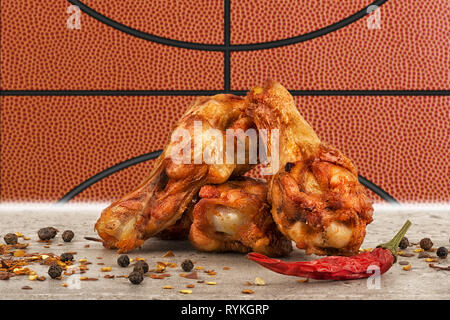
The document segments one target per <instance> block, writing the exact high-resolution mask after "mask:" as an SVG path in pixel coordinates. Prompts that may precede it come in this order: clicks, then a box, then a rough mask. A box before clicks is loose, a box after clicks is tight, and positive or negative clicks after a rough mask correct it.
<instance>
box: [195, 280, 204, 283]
mask: <svg viewBox="0 0 450 320" xmlns="http://www.w3.org/2000/svg"><path fill="white" fill-rule="evenodd" d="M204 282H205V280H198V281H197V283H204Z"/></svg>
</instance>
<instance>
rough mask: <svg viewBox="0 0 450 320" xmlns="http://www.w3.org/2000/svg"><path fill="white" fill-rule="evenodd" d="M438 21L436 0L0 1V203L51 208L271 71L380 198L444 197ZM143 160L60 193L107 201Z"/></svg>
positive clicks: (137, 176) (145, 167)
mask: <svg viewBox="0 0 450 320" xmlns="http://www.w3.org/2000/svg"><path fill="white" fill-rule="evenodd" d="M72 5H77V6H78V8H80V9H81V10H80V11H79V12H78V11H77V10H78V9H77V7H73V6H72ZM371 5H372V7H370V6H371ZM449 15H450V14H449V2H448V0H433V1H419V0H409V1H404V0H388V1H373V0H345V1H337V0H311V1H299V0H297V1H288V0H278V1H273V0H272V1H269V0H264V1H256V0H251V1H237V0H231V1H229V0H227V1H216V0H214V1H211V0H209V1H207V0H204V1H187V0H183V1H180V0H178V1H175V0H158V1H144V0H127V1H112V2H111V1H96V0H83V1H82V2H79V1H74V0H71V1H70V2H68V1H65V0H54V1H37V0H28V1H15V0H4V1H2V3H1V90H2V97H1V167H0V174H1V186H0V191H1V197H0V201H2V202H11V201H33V202H36V201H57V200H59V199H61V198H62V197H63V196H64V195H66V194H67V193H68V192H69V191H70V190H72V189H74V188H76V187H77V186H80V184H83V182H85V181H86V180H88V179H89V178H90V177H92V176H94V175H96V174H98V173H99V172H101V171H103V170H106V169H108V168H111V167H114V166H115V165H117V164H118V163H121V162H123V161H126V160H129V159H132V158H135V157H139V156H141V155H143V154H147V153H149V152H151V151H155V150H158V149H161V148H162V147H163V146H164V143H165V141H166V138H167V135H168V134H169V132H170V129H171V126H172V125H173V124H174V123H175V121H176V120H177V119H178V118H179V117H180V116H181V114H182V113H183V111H184V110H185V109H186V108H187V106H188V105H189V103H190V102H191V101H192V100H193V99H194V98H195V97H194V96H196V95H212V94H215V93H219V92H231V93H235V94H245V91H246V90H248V89H249V88H251V87H253V86H255V85H258V84H261V83H262V82H263V81H264V80H265V79H267V78H272V79H275V80H278V81H279V82H281V83H282V84H283V85H284V86H286V87H287V88H288V89H289V90H291V92H292V93H293V95H295V100H296V103H297V106H298V107H299V109H300V112H301V113H302V114H303V115H304V117H305V118H306V119H307V120H308V121H309V122H310V123H311V125H312V126H313V127H314V129H315V130H316V131H317V133H318V134H319V136H320V137H321V139H322V140H323V141H326V142H328V143H330V144H332V145H334V146H336V147H338V148H339V149H340V150H341V151H343V152H344V153H345V154H346V155H347V156H349V157H350V158H352V159H353V160H354V162H355V163H356V164H357V166H358V168H359V172H360V174H361V175H362V176H363V177H365V178H366V179H368V180H369V181H370V182H372V183H373V184H375V185H377V186H378V187H379V188H381V189H382V190H384V191H385V192H386V193H387V194H389V195H391V196H392V197H394V198H395V199H397V200H399V201H402V202H406V201H410V202H448V201H449V200H450V186H449V179H448V177H449V165H448V159H449V158H450V151H449V150H450V148H449V133H450V120H449V119H450V114H449V113H450V98H449V89H450V77H449V74H450V53H449V45H450V39H449V34H450V24H449V23H448V21H449ZM151 167H152V161H146V162H141V163H139V164H136V165H133V166H129V167H128V168H125V169H123V170H119V171H117V172H115V173H114V174H112V175H109V176H108V177H105V178H104V179H101V180H99V181H98V182H97V183H95V184H93V185H91V186H89V187H88V188H84V189H83V190H82V191H81V192H80V193H79V194H77V196H76V197H75V198H74V199H73V200H72V201H105V200H106V201H108V200H112V199H115V198H118V197H119V196H121V195H123V194H124V193H126V192H128V191H130V190H131V189H132V188H133V187H134V186H136V185H137V184H138V183H139V182H140V181H141V180H142V179H143V177H144V176H145V175H147V174H148V173H149V171H150V170H151ZM371 195H372V196H373V198H374V199H375V200H377V201H381V198H379V197H378V196H376V195H375V193H372V194H371Z"/></svg>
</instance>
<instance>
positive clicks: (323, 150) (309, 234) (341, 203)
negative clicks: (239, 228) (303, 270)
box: [246, 81, 373, 255]
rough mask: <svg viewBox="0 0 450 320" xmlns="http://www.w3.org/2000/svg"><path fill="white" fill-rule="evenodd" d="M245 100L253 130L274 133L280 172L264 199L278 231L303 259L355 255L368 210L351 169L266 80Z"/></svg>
mask: <svg viewBox="0 0 450 320" xmlns="http://www.w3.org/2000/svg"><path fill="white" fill-rule="evenodd" d="M247 99H248V101H249V103H248V108H247V111H246V112H247V114H248V115H249V116H250V117H251V118H252V119H253V121H254V122H255V124H256V126H257V128H258V130H261V129H267V130H268V131H270V130H271V129H279V168H280V169H279V171H278V172H276V173H275V174H274V175H273V176H271V177H270V178H269V196H268V200H269V201H270V202H271V204H272V216H273V218H274V220H275V223H276V224H277V226H278V228H279V229H280V231H281V232H282V233H283V234H284V235H286V236H287V237H288V238H289V239H292V240H294V241H295V242H296V245H297V247H298V248H300V249H305V250H306V253H307V254H312V253H314V254H318V255H330V254H333V255H353V254H356V253H357V252H358V249H359V247H360V246H361V243H362V241H363V239H364V236H365V228H366V225H367V224H369V223H370V222H371V221H372V212H373V209H372V203H371V201H370V199H369V198H368V196H367V195H366V193H365V190H364V188H363V186H362V185H360V183H359V182H358V174H357V170H356V167H355V165H354V164H353V163H352V161H351V160H350V159H348V158H347V157H346V156H344V155H343V154H342V153H341V152H340V151H338V150H336V149H334V148H333V147H330V146H328V145H326V144H324V143H322V142H321V141H320V139H319V138H318V137H317V135H316V133H315V132H314V130H313V129H312V128H311V126H310V125H309V124H308V123H307V122H306V121H305V119H303V117H302V116H301V115H300V113H299V112H298V110H297V108H296V107H295V104H294V100H293V98H292V96H291V95H290V93H289V92H288V91H287V90H286V89H285V88H284V87H283V86H281V85H280V84H279V83H277V82H274V81H268V82H267V83H266V84H265V86H264V88H259V87H258V88H254V89H253V90H252V91H250V92H249V94H248V95H247ZM267 148H268V149H269V153H270V154H271V155H274V151H276V150H270V146H269V145H268V146H267Z"/></svg>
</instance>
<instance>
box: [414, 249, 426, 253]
mask: <svg viewBox="0 0 450 320" xmlns="http://www.w3.org/2000/svg"><path fill="white" fill-rule="evenodd" d="M413 251H414V252H416V253H417V252H424V251H425V250H424V249H414V250H413Z"/></svg>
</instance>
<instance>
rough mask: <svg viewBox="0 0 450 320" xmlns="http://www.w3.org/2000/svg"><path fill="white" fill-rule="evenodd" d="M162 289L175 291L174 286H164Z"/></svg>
mask: <svg viewBox="0 0 450 320" xmlns="http://www.w3.org/2000/svg"><path fill="white" fill-rule="evenodd" d="M162 288H163V289H173V287H172V286H163V287H162Z"/></svg>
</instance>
